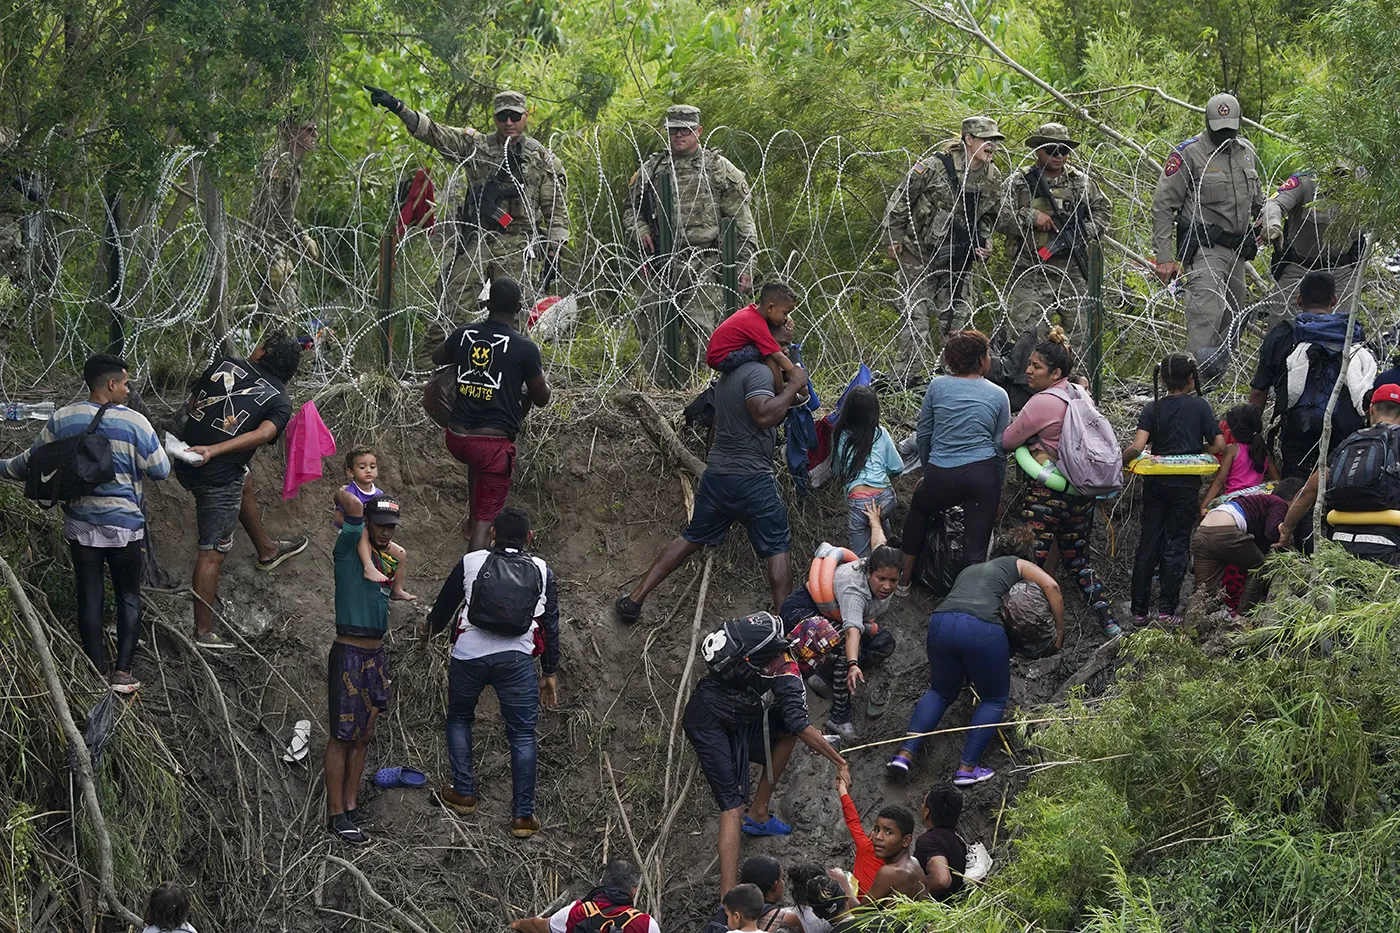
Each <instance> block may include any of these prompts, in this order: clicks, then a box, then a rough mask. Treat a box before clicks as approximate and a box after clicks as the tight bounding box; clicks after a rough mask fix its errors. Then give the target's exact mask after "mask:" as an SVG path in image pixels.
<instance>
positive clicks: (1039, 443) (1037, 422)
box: [1001, 327, 1123, 638]
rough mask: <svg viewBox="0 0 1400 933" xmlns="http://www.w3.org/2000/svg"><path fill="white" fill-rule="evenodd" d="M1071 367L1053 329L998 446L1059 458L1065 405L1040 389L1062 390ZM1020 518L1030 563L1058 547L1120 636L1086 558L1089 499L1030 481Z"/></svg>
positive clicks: (1103, 620) (1109, 629) (1108, 629)
mask: <svg viewBox="0 0 1400 933" xmlns="http://www.w3.org/2000/svg"><path fill="white" fill-rule="evenodd" d="M1073 368H1074V355H1073V353H1072V352H1071V351H1070V347H1069V338H1067V337H1066V336H1065V333H1064V331H1063V330H1061V329H1060V328H1058V327H1056V328H1053V329H1052V330H1051V331H1050V335H1049V336H1048V337H1047V338H1046V339H1045V340H1044V341H1042V342H1041V343H1040V345H1039V346H1037V347H1036V348H1035V351H1034V352H1032V353H1031V359H1030V362H1029V363H1028V364H1027V365H1026V377H1027V381H1028V383H1029V385H1030V388H1031V391H1032V392H1034V393H1035V395H1033V396H1032V397H1031V400H1030V401H1029V402H1027V403H1026V406H1025V407H1024V408H1022V409H1021V413H1020V414H1019V415H1017V416H1016V420H1015V421H1012V422H1011V426H1010V427H1008V428H1007V429H1006V431H1005V432H1003V434H1002V438H1001V443H1002V446H1003V447H1004V448H1005V449H1006V450H1015V449H1016V448H1017V447H1020V446H1021V445H1022V444H1025V445H1026V446H1027V447H1028V448H1030V451H1031V454H1032V455H1034V456H1035V458H1036V460H1038V461H1039V462H1041V463H1045V462H1046V461H1049V460H1054V459H1056V458H1058V456H1059V453H1060V433H1061V431H1062V430H1063V429H1064V422H1065V410H1066V409H1067V408H1069V402H1068V401H1066V400H1065V399H1063V398H1060V397H1059V395H1058V393H1051V392H1047V391H1045V390H1046V389H1057V388H1061V387H1063V386H1064V385H1065V383H1067V382H1068V381H1069V373H1070V370H1072V369H1073ZM1021 517H1022V518H1024V519H1025V520H1026V522H1027V523H1028V524H1029V525H1030V526H1031V528H1032V529H1033V530H1034V531H1035V562H1036V563H1037V564H1039V565H1040V566H1041V567H1044V566H1045V562H1046V560H1047V559H1048V558H1049V556H1050V546H1051V545H1052V544H1058V545H1059V548H1060V559H1061V560H1062V561H1063V562H1064V565H1065V567H1066V568H1067V569H1068V570H1069V572H1070V575H1071V576H1073V577H1074V581H1075V583H1076V584H1078V586H1079V590H1080V592H1081V593H1083V594H1084V601H1085V602H1086V603H1087V604H1088V605H1089V608H1090V609H1092V610H1094V613H1095V614H1096V615H1097V616H1098V618H1099V622H1100V624H1102V625H1103V630H1104V634H1105V635H1107V636H1109V637H1110V638H1112V637H1114V636H1117V635H1121V634H1122V633H1123V630H1122V629H1120V628H1119V627H1118V623H1117V622H1115V621H1114V620H1113V608H1112V607H1111V606H1110V605H1109V603H1108V598H1107V597H1106V596H1104V591H1103V583H1101V582H1100V581H1099V578H1098V576H1097V575H1096V574H1095V573H1094V567H1093V564H1092V563H1090V558H1089V546H1090V541H1091V540H1092V538H1093V535H1094V500H1093V499H1091V498H1089V497H1087V496H1071V495H1067V494H1065V493H1062V492H1055V491H1054V490H1052V489H1050V488H1049V487H1048V486H1045V485H1043V484H1041V483H1034V482H1033V483H1031V488H1030V489H1029V490H1028V491H1027V492H1026V497H1025V500H1024V501H1023V503H1022V506H1021Z"/></svg>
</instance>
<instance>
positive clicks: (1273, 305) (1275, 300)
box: [1267, 262, 1356, 327]
mask: <svg viewBox="0 0 1400 933" xmlns="http://www.w3.org/2000/svg"><path fill="white" fill-rule="evenodd" d="M1310 271H1312V270H1310V269H1308V267H1307V266H1300V265H1298V264H1297V263H1294V262H1289V263H1284V265H1283V269H1282V270H1281V273H1280V275H1279V278H1278V283H1277V284H1276V285H1275V286H1274V290H1273V291H1272V292H1270V293H1269V297H1268V299H1267V300H1268V305H1267V307H1268V310H1269V323H1268V326H1270V327H1272V326H1273V325H1274V324H1277V323H1278V322H1279V321H1280V320H1282V319H1283V318H1284V317H1285V316H1286V315H1289V314H1292V313H1293V312H1294V311H1297V310H1298V285H1299V283H1300V282H1302V281H1303V276H1305V275H1307V274H1308V273H1309V272H1310ZM1319 271H1322V272H1330V273H1332V278H1333V279H1335V280H1336V282H1337V310H1338V311H1341V312H1346V310H1347V306H1348V296H1349V295H1350V294H1351V280H1352V279H1353V278H1355V277H1356V265H1355V264H1352V265H1349V266H1335V267H1333V268H1331V269H1321V270H1319Z"/></svg>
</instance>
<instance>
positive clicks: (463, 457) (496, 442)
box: [447, 431, 515, 522]
mask: <svg viewBox="0 0 1400 933" xmlns="http://www.w3.org/2000/svg"><path fill="white" fill-rule="evenodd" d="M447 450H448V452H449V453H451V454H452V456H454V457H456V458H457V460H458V461H459V462H461V463H465V464H466V465H467V480H468V482H469V483H470V485H471V499H472V502H471V517H472V521H474V522H492V521H495V520H496V516H497V515H500V514H501V510H502V509H504V508H505V507H506V496H508V495H510V476H511V474H512V473H514V472H515V441H513V440H511V439H510V438H508V437H492V436H489V435H484V434H454V433H453V432H451V431H448V432H447Z"/></svg>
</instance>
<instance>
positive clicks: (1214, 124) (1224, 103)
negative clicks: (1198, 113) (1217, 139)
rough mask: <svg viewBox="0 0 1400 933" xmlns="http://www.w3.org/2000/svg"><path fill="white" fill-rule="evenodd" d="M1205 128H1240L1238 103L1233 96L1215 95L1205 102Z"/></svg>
mask: <svg viewBox="0 0 1400 933" xmlns="http://www.w3.org/2000/svg"><path fill="white" fill-rule="evenodd" d="M1206 126H1207V127H1209V128H1210V129H1212V130H1225V129H1230V130H1237V129H1239V128H1240V102H1239V100H1238V99H1237V98H1236V97H1235V95H1234V94H1216V95H1215V96H1214V97H1212V98H1211V99H1210V100H1208V101H1206Z"/></svg>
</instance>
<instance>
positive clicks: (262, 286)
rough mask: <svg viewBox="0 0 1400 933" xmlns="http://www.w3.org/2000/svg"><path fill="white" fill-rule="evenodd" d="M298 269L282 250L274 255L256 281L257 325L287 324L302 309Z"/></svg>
mask: <svg viewBox="0 0 1400 933" xmlns="http://www.w3.org/2000/svg"><path fill="white" fill-rule="evenodd" d="M298 286H299V283H298V281H297V267H296V264H295V263H294V262H292V260H291V258H290V257H288V256H287V255H286V252H285V251H284V250H282V249H278V250H277V252H276V253H275V254H274V256H273V259H272V261H271V262H269V263H268V265H267V268H266V269H264V270H263V271H262V273H261V274H260V276H259V280H258V289H257V294H256V296H254V297H255V300H256V302H257V311H256V320H257V322H258V324H259V325H260V326H264V327H265V326H267V325H269V324H271V323H273V322H277V323H281V324H287V325H290V324H291V323H292V318H293V317H295V316H296V312H297V309H298V308H299V307H301V294H300V292H301V290H300V288H299V287H298Z"/></svg>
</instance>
